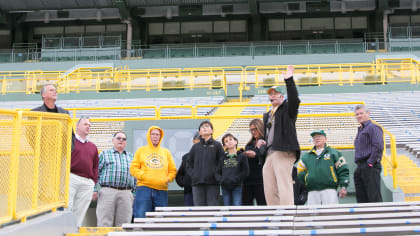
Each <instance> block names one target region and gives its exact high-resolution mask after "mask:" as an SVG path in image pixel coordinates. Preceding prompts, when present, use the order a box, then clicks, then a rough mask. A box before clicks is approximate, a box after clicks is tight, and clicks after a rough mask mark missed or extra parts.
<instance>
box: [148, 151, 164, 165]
mask: <svg viewBox="0 0 420 236" xmlns="http://www.w3.org/2000/svg"><path fill="white" fill-rule="evenodd" d="M146 165H147V166H148V167H149V168H152V169H159V168H162V167H163V158H162V157H161V156H159V155H157V154H156V153H152V154H151V155H149V156H147V157H146Z"/></svg>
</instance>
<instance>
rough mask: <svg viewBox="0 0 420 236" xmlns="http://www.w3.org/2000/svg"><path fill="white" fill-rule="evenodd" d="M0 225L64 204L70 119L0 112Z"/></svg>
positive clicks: (29, 112)
mask: <svg viewBox="0 0 420 236" xmlns="http://www.w3.org/2000/svg"><path fill="white" fill-rule="evenodd" d="M0 117H1V119H0V129H1V131H2V132H1V134H0V138H1V140H2V142H1V144H0V198H1V201H0V224H4V223H8V222H10V221H12V220H20V221H22V222H24V221H26V218H27V217H28V216H31V215H36V214H40V213H42V212H45V211H55V210H56V208H58V207H66V206H67V203H68V185H69V173H70V155H71V132H72V131H71V126H72V125H71V122H72V121H71V119H70V117H68V116H67V115H63V114H55V113H46V112H31V111H13V110H0Z"/></svg>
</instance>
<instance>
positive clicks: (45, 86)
mask: <svg viewBox="0 0 420 236" xmlns="http://www.w3.org/2000/svg"><path fill="white" fill-rule="evenodd" d="M50 85H51V86H53V87H54V88H55V89H57V88H56V87H55V86H54V84H45V85H44V86H42V89H41V91H40V92H39V93H40V94H41V97H42V94H44V93H45V90H46V88H47V86H50Z"/></svg>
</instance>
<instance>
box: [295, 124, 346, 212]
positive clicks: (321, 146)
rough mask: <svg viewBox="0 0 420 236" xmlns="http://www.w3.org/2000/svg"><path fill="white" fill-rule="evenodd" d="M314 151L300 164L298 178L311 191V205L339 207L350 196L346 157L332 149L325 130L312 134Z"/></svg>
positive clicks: (309, 197) (307, 154)
mask: <svg viewBox="0 0 420 236" xmlns="http://www.w3.org/2000/svg"><path fill="white" fill-rule="evenodd" d="M311 136H312V139H313V142H314V145H315V146H314V147H313V148H312V149H311V150H310V151H309V152H307V153H305V154H304V155H303V157H302V158H301V160H300V161H299V162H298V165H297V169H298V178H299V180H300V181H301V182H302V183H304V184H305V186H306V189H307V190H308V202H307V203H308V205H318V204H319V205H324V204H338V197H337V188H339V191H338V196H339V197H340V198H343V197H345V196H346V195H347V191H346V188H347V186H348V184H349V168H348V166H347V163H346V160H345V159H344V156H343V155H342V154H341V153H340V152H339V151H337V150H336V149H334V148H331V147H329V146H328V145H327V144H326V142H327V135H326V134H325V132H324V130H320V129H318V130H314V131H313V132H312V133H311Z"/></svg>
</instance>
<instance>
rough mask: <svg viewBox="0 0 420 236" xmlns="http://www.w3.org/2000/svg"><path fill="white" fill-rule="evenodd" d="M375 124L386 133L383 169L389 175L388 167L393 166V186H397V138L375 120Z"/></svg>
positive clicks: (385, 174)
mask: <svg viewBox="0 0 420 236" xmlns="http://www.w3.org/2000/svg"><path fill="white" fill-rule="evenodd" d="M373 122H374V123H375V124H377V125H379V126H380V127H381V128H382V130H383V133H384V151H383V154H382V161H381V163H382V166H383V170H384V176H388V169H389V167H391V168H390V169H391V175H392V179H393V180H394V181H393V187H394V188H397V186H398V183H397V177H396V175H397V171H396V169H397V167H398V164H397V142H396V139H395V136H394V135H393V134H392V133H391V132H389V131H388V130H387V129H385V128H384V127H383V126H382V125H380V124H378V123H377V122H375V121H373ZM386 136H388V137H389V149H388V148H387V146H388V145H387V143H386ZM388 150H389V153H390V154H389V155H388Z"/></svg>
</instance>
